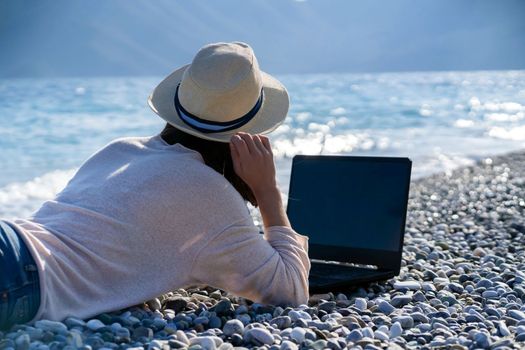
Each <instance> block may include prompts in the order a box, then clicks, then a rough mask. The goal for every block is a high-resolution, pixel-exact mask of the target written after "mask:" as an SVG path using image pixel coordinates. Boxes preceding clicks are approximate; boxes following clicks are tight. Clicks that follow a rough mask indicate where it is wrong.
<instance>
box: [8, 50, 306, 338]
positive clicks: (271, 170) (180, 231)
mask: <svg viewBox="0 0 525 350" xmlns="http://www.w3.org/2000/svg"><path fill="white" fill-rule="evenodd" d="M148 102H149V105H150V107H151V108H152V109H153V111H155V113H157V114H158V115H159V116H160V117H162V118H163V119H164V120H166V121H167V123H168V124H167V125H166V127H165V129H164V130H163V131H162V132H161V133H160V134H159V135H155V136H150V137H127V138H121V139H117V140H114V141H112V142H110V143H109V144H108V145H106V146H105V147H104V148H102V149H101V150H99V151H97V152H96V153H95V154H93V155H92V156H91V157H90V158H89V159H88V160H87V161H86V162H84V164H82V166H81V167H80V168H79V170H78V171H77V173H76V174H75V175H74V176H73V178H72V179H71V180H70V181H69V182H68V184H67V186H66V187H65V188H64V190H62V191H61V192H60V193H59V194H57V196H56V197H55V198H54V199H53V200H49V201H46V202H45V203H44V204H43V205H42V207H41V208H40V209H39V210H37V211H36V212H35V213H33V215H32V216H31V217H30V218H28V219H16V220H12V221H7V220H4V221H3V222H2V221H0V223H1V225H0V252H2V254H0V293H1V294H0V328H2V329H8V328H9V327H11V326H12V325H13V324H15V323H24V322H30V323H33V322H34V321H36V320H39V319H50V320H55V321H61V320H64V319H65V318H67V317H68V316H73V317H77V318H82V319H86V318H89V317H92V316H95V315H97V314H100V313H102V312H108V311H113V310H119V309H122V308H126V307H128V306H132V305H136V304H138V303H141V302H144V301H146V300H149V299H151V298H154V297H157V296H159V295H161V294H164V293H166V292H168V291H171V290H174V289H177V288H184V287H188V286H193V285H210V286H214V287H217V288H221V289H224V290H227V291H229V292H231V293H234V294H237V295H239V296H243V297H245V298H248V299H251V300H253V301H258V302H262V303H271V304H290V305H298V304H305V303H306V302H307V300H308V273H309V269H310V262H309V259H308V254H307V253H308V238H307V237H306V236H303V235H300V234H298V233H297V232H295V231H294V230H293V229H292V228H291V226H290V222H289V221H288V218H287V216H286V213H285V211H284V209H283V206H282V201H281V195H280V192H279V189H278V188H277V184H276V181H275V166H274V162H273V155H272V150H271V146H270V142H269V140H268V138H267V137H266V136H263V135H260V134H262V133H268V132H270V131H272V130H274V129H275V128H276V127H277V126H278V125H279V124H281V123H282V121H283V120H284V118H285V117H286V114H287V111H288V103H289V102H288V94H287V92H286V89H285V88H284V86H282V84H280V83H279V82H278V81H277V80H276V79H275V78H273V77H271V76H270V75H268V74H266V73H264V72H262V71H260V70H259V66H258V63H257V59H256V58H255V56H254V54H253V50H252V49H251V47H250V46H249V45H247V44H245V43H242V42H233V43H222V42H221V43H214V44H209V45H206V46H204V47H202V48H201V49H200V50H199V52H198V53H197V54H196V56H195V57H194V59H193V60H192V63H191V64H188V65H185V66H183V67H181V68H179V69H177V70H176V71H175V72H173V73H172V74H170V75H169V76H168V77H167V78H165V79H164V80H163V81H162V82H161V83H160V84H159V85H158V86H157V87H156V88H155V89H154V91H153V93H152V95H151V96H150V98H149V99H148ZM245 200H247V201H250V202H251V203H252V204H253V205H254V206H258V207H259V210H260V212H261V216H262V219H263V224H264V235H260V234H259V230H258V228H257V227H256V226H255V225H254V223H253V219H252V218H251V216H250V213H249V210H248V208H247V206H246V202H245Z"/></svg>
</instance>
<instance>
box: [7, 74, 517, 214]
mask: <svg viewBox="0 0 525 350" xmlns="http://www.w3.org/2000/svg"><path fill="white" fill-rule="evenodd" d="M276 77H277V78H278V79H279V80H280V81H281V82H282V83H283V84H284V85H285V86H286V88H287V90H288V92H289V95H290V109H289V112H288V116H287V118H286V120H285V122H284V123H283V124H282V125H281V126H279V127H278V128H277V129H276V130H274V131H273V132H272V133H270V134H268V136H269V138H270V140H271V143H272V147H273V151H274V156H275V162H276V171H277V181H278V184H279V186H280V188H281V191H282V193H283V197H284V200H285V201H286V197H287V192H288V185H289V175H290V168H291V160H292V157H293V156H294V155H296V154H347V155H359V156H400V157H409V158H410V159H411V160H412V162H413V169H412V178H413V179H417V178H420V177H423V176H427V175H430V174H434V173H450V172H451V171H452V170H454V169H455V168H457V167H460V166H463V165H471V164H474V163H475V162H476V161H478V160H483V161H486V162H490V161H491V158H490V157H493V156H495V155H498V154H502V153H506V152H509V151H515V150H520V149H524V148H525V71H523V70H518V71H516V70H514V71H440V72H401V73H397V72H396V73H370V74H367V73H360V74H301V75H276ZM161 80H162V77H96V78H95V77H92V78H56V79H28V78H23V79H22V78H20V79H0V164H1V166H0V218H16V217H20V218H24V217H27V216H29V215H31V213H32V212H34V211H35V210H36V209H38V208H39V206H40V205H41V204H42V203H43V202H44V201H45V200H48V199H52V198H53V196H54V195H55V194H56V193H57V192H59V191H60V190H61V189H62V188H63V187H64V186H65V185H66V184H67V182H68V180H69V179H70V178H71V177H72V176H73V175H74V173H75V171H76V169H78V167H79V166H80V165H81V164H82V163H83V162H84V161H85V160H86V159H87V158H88V157H90V156H91V155H92V154H93V153H94V152H95V151H97V150H98V149H99V148H101V147H103V146H104V145H106V144H107V143H108V142H110V141H111V140H113V139H115V138H119V137H123V136H149V135H155V134H157V133H159V132H160V130H162V128H163V127H164V125H165V123H164V121H163V120H162V119H160V117H158V116H157V115H156V114H154V113H153V112H152V111H151V110H150V109H149V107H148V105H147V98H148V95H149V94H150V93H151V91H152V89H153V88H154V87H155V86H156V84H158V83H159V82H160V81H161Z"/></svg>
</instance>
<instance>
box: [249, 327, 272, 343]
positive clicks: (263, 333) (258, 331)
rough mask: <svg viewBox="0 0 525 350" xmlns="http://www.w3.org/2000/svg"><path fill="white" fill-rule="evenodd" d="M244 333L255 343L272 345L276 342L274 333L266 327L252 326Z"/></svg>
mask: <svg viewBox="0 0 525 350" xmlns="http://www.w3.org/2000/svg"><path fill="white" fill-rule="evenodd" d="M244 335H245V339H246V341H247V342H252V343H253V344H255V345H260V344H267V345H271V344H273V342H274V337H273V335H272V333H270V331H268V330H267V329H265V328H252V329H249V330H247V331H246V332H245V333H244Z"/></svg>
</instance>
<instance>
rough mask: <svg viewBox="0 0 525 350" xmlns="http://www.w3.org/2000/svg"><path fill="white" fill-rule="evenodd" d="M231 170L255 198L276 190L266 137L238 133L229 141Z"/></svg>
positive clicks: (269, 147)
mask: <svg viewBox="0 0 525 350" xmlns="http://www.w3.org/2000/svg"><path fill="white" fill-rule="evenodd" d="M230 151H231V155H232V161H233V168H234V170H235V172H236V173H237V175H239V177H240V178H241V179H243V180H244V182H246V184H247V185H248V186H250V188H251V189H252V191H253V193H254V195H255V197H258V196H260V195H261V194H262V193H264V192H266V191H268V190H274V189H275V188H277V184H276V181H275V164H274V161H273V152H272V147H271V146H270V140H269V139H268V137H266V136H264V135H259V134H253V135H252V134H248V133H246V132H238V133H236V134H235V135H233V136H232V137H231V139H230Z"/></svg>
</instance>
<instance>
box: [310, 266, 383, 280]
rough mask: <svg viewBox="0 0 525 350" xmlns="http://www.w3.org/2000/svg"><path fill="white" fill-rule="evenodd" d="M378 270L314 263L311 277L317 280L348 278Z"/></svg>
mask: <svg viewBox="0 0 525 350" xmlns="http://www.w3.org/2000/svg"><path fill="white" fill-rule="evenodd" d="M377 272H378V271H376V270H370V269H363V268H359V267H354V266H345V265H331V264H320V263H312V265H311V268H310V277H315V279H316V280H333V279H344V280H348V279H354V278H356V279H357V278H359V277H364V276H366V277H368V276H371V275H374V274H376V273H377Z"/></svg>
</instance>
